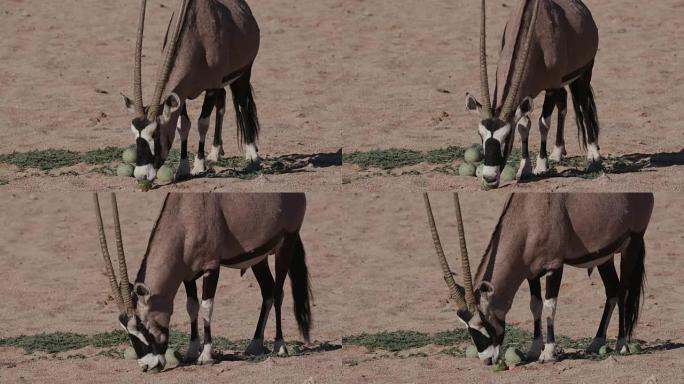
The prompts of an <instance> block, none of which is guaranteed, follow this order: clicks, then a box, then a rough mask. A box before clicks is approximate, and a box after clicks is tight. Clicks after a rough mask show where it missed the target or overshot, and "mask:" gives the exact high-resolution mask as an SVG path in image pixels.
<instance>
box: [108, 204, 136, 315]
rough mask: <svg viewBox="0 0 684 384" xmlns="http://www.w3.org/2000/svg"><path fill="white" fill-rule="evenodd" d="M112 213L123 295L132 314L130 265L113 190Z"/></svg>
mask: <svg viewBox="0 0 684 384" xmlns="http://www.w3.org/2000/svg"><path fill="white" fill-rule="evenodd" d="M112 214H113V215H114V233H115V234H116V254H117V256H118V257H119V275H120V276H119V277H120V278H121V297H122V299H123V302H124V305H125V308H126V312H127V313H128V315H132V314H133V312H134V310H135V309H134V308H133V301H132V299H131V286H130V282H129V281H128V267H127V266H126V255H125V254H124V248H123V238H122V236H121V222H120V221H119V206H118V204H117V203H116V194H115V193H113V192H112Z"/></svg>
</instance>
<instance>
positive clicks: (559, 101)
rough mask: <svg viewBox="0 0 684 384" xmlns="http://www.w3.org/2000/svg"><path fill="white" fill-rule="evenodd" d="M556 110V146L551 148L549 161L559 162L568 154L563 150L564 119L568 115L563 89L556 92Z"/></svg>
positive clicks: (565, 94)
mask: <svg viewBox="0 0 684 384" xmlns="http://www.w3.org/2000/svg"><path fill="white" fill-rule="evenodd" d="M556 110H558V127H556V145H555V146H554V147H553V152H551V156H549V159H551V161H556V162H560V161H562V160H563V157H565V155H567V154H568V153H567V152H566V150H565V136H564V132H565V117H566V116H567V114H568V91H566V90H565V88H561V89H559V90H558V97H557V98H556Z"/></svg>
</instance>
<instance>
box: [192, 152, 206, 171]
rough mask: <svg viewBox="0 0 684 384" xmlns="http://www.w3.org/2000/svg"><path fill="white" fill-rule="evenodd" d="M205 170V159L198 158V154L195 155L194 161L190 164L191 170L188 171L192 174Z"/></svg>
mask: <svg viewBox="0 0 684 384" xmlns="http://www.w3.org/2000/svg"><path fill="white" fill-rule="evenodd" d="M206 171H207V162H206V161H205V159H200V158H199V157H198V156H195V163H194V164H193V165H192V172H190V173H191V174H192V175H193V176H197V175H201V174H203V173H205V172H206Z"/></svg>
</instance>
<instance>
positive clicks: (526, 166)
mask: <svg viewBox="0 0 684 384" xmlns="http://www.w3.org/2000/svg"><path fill="white" fill-rule="evenodd" d="M532 175H533V172H532V162H531V161H530V159H522V160H520V168H518V173H517V175H516V176H515V179H516V180H518V181H520V180H525V179H528V178H529V177H530V176H532Z"/></svg>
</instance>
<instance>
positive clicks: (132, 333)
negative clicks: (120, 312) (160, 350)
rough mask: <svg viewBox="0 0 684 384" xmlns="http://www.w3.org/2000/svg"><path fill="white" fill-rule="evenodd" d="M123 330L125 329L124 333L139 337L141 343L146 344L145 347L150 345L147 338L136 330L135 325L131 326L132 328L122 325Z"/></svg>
mask: <svg viewBox="0 0 684 384" xmlns="http://www.w3.org/2000/svg"><path fill="white" fill-rule="evenodd" d="M121 328H123V329H124V331H126V332H127V333H128V334H130V335H133V336H135V337H137V338H138V339H140V341H141V342H142V343H143V344H145V345H147V346H149V345H150V344H149V343H148V342H147V339H145V336H143V334H142V333H140V332H139V331H138V330H137V329H136V328H135V325H133V324H131V325H130V328H126V327H124V326H123V324H121Z"/></svg>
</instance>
